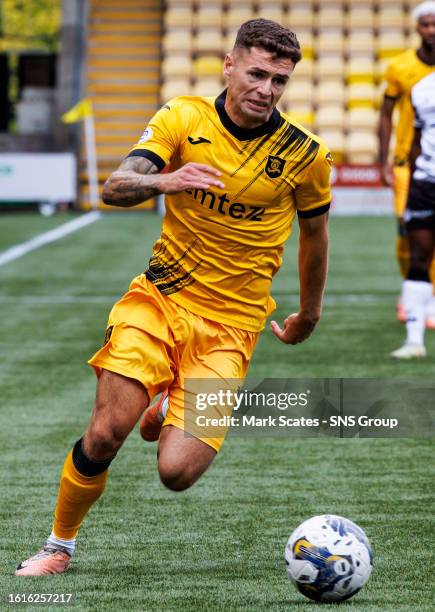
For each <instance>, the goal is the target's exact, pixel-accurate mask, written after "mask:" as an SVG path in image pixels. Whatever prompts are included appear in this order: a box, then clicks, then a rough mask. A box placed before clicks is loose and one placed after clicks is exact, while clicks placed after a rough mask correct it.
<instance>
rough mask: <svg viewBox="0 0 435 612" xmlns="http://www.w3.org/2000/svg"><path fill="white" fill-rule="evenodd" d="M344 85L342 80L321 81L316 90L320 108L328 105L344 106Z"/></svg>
mask: <svg viewBox="0 0 435 612" xmlns="http://www.w3.org/2000/svg"><path fill="white" fill-rule="evenodd" d="M344 99H345V98H344V85H343V81H341V80H338V79H337V80H332V79H331V80H330V81H329V80H328V81H320V82H319V83H318V85H317V88H316V102H317V104H318V105H319V106H322V105H326V104H344Z"/></svg>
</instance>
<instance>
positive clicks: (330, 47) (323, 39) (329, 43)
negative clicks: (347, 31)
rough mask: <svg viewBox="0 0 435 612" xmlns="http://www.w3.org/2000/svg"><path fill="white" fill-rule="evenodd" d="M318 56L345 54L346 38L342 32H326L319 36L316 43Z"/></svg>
mask: <svg viewBox="0 0 435 612" xmlns="http://www.w3.org/2000/svg"><path fill="white" fill-rule="evenodd" d="M314 48H315V51H316V53H317V56H318V57H320V56H321V55H324V54H325V53H343V52H344V37H343V33H342V31H341V30H324V31H322V32H320V33H319V34H318V36H317V37H316V39H315V41H314Z"/></svg>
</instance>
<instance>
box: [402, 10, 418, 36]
mask: <svg viewBox="0 0 435 612" xmlns="http://www.w3.org/2000/svg"><path fill="white" fill-rule="evenodd" d="M403 24H404V27H405V28H406V29H407V30H408V31H412V30H415V22H414V17H413V16H412V9H411V8H410V7H408V10H406V11H403Z"/></svg>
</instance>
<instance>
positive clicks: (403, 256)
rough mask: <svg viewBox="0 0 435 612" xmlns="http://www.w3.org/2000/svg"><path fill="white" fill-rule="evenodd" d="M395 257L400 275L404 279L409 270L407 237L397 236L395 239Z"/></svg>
mask: <svg viewBox="0 0 435 612" xmlns="http://www.w3.org/2000/svg"><path fill="white" fill-rule="evenodd" d="M396 256H397V261H398V263H399V269H400V273H401V274H402V276H403V278H406V275H407V274H408V268H409V259H410V252H409V242H408V237H407V236H397V239H396Z"/></svg>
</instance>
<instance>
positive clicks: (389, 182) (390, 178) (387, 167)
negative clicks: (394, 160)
mask: <svg viewBox="0 0 435 612" xmlns="http://www.w3.org/2000/svg"><path fill="white" fill-rule="evenodd" d="M381 182H382V184H383V185H386V186H387V187H393V183H394V175H393V168H392V166H391V164H384V165H383V166H381Z"/></svg>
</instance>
